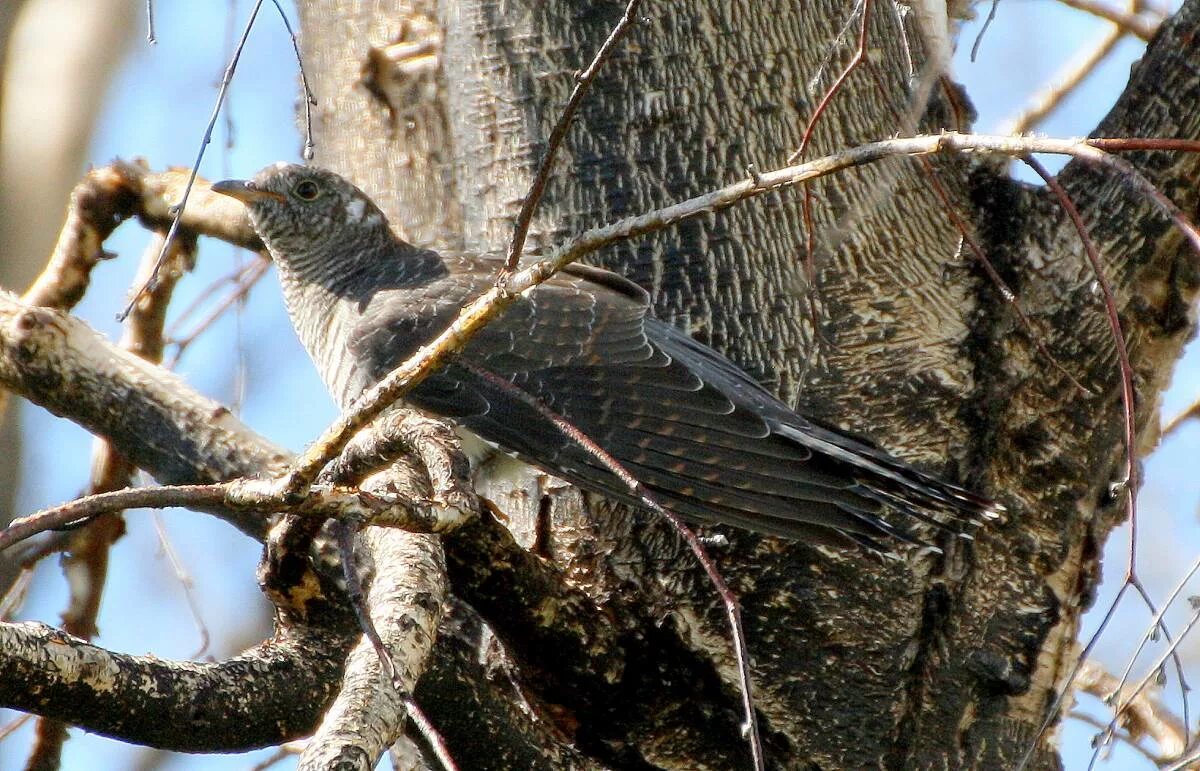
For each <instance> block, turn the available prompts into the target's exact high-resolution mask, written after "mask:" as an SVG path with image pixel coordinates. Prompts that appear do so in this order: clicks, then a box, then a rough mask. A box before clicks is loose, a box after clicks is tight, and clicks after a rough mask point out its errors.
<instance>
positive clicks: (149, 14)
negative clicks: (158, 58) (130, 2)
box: [146, 0, 158, 45]
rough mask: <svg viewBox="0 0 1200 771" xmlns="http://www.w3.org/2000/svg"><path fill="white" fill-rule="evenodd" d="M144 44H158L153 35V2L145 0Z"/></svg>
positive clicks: (152, 0)
mask: <svg viewBox="0 0 1200 771" xmlns="http://www.w3.org/2000/svg"><path fill="white" fill-rule="evenodd" d="M146 42H147V43H149V44H150V45H155V44H157V43H158V38H157V37H155V35H154V0H146Z"/></svg>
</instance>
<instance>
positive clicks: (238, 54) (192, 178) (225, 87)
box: [117, 0, 263, 321]
mask: <svg viewBox="0 0 1200 771" xmlns="http://www.w3.org/2000/svg"><path fill="white" fill-rule="evenodd" d="M262 4H263V0H258V1H257V2H256V3H255V4H254V9H253V10H252V11H251V12H250V18H249V19H247V21H246V28H245V29H244V30H242V36H241V37H240V38H239V39H238V44H237V47H236V48H235V49H234V50H233V57H232V58H231V59H230V60H229V64H228V66H226V67H225V75H224V77H222V78H221V87H220V89H219V90H218V91H217V102H216V104H215V105H213V111H212V115H210V116H209V119H208V125H207V126H205V128H204V138H203V139H201V141H200V149H199V150H197V151H196V161H195V163H193V164H192V169H191V172H190V173H189V174H188V181H187V184H186V185H184V187H183V195H182V197H181V198H180V199H179V202H178V203H177V204H175V207H174V208H175V216H174V218H172V220H171V227H170V228H169V229H168V230H167V236H166V239H165V240H164V241H163V245H162V250H161V251H160V252H159V254H158V261H157V262H156V264H155V267H154V270H153V271H152V272H151V275H150V278H149V279H147V280H146V282H145V283H143V284H142V286H141V287H140V288H139V289H138V290H137V291H136V292H134V293H133V297H131V298H130V299H129V303H128V304H127V305H126V306H125V309H124V310H123V311H121V312H120V313H119V314H118V315H117V320H118V321H124V320H125V318H126V317H127V316H128V315H129V313H130V312H131V311H132V310H133V306H134V304H135V303H136V302H137V301H138V300H139V299H141V297H142V295H143V294H145V293H146V292H148V291H149V290H150V287H151V286H152V285H153V284H154V282H155V281H157V280H158V272H159V271H160V270H161V269H162V265H163V262H164V261H165V260H166V259H167V250H168V249H169V248H170V246H171V242H172V241H174V240H175V234H176V233H177V232H178V231H179V222H180V220H182V219H183V210H184V209H185V208H186V207H187V201H188V196H189V195H191V192H192V185H193V184H195V182H196V177H197V175H199V173H200V161H201V160H203V159H204V151H205V150H206V149H207V148H208V143H209V142H211V141H212V132H213V127H214V126H216V125H217V117H218V116H219V115H220V114H221V107H222V106H223V105H224V104H225V95H226V94H227V93H228V92H229V84H230V83H231V82H232V81H233V73H234V72H236V71H237V65H238V60H240V59H241V58H242V49H243V48H245V47H246V40H247V39H249V37H250V30H251V29H253V27H254V20H255V19H256V18H258V11H259V9H261V8H262Z"/></svg>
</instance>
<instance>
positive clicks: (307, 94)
mask: <svg viewBox="0 0 1200 771" xmlns="http://www.w3.org/2000/svg"><path fill="white" fill-rule="evenodd" d="M271 3H272V4H274V6H275V10H276V11H278V12H279V18H280V19H281V20H282V21H283V26H284V29H286V30H287V33H288V37H289V38H291V41H292V52H293V53H294V54H295V55H296V69H298V70H300V87H301V88H302V89H303V90H304V150H303V151H302V152H301V157H302V158H304V160H306V161H311V160H312V159H313V147H314V145H313V131H312V108H313V105H315V104H316V103H317V98H316V97H315V96H313V92H312V89H311V88H309V87H308V74H307V73H306V72H305V71H304V58H303V57H301V56H300V42H299V41H298V40H297V39H296V33H295V31H293V30H292V23H291V22H290V21H288V17H287V14H286V13H284V11H283V6H282V5H280V4H279V0H271Z"/></svg>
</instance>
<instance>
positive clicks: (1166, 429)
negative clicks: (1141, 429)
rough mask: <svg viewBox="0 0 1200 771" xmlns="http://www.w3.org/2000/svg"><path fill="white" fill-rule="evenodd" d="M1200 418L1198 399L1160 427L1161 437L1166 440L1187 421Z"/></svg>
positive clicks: (1199, 401) (1199, 400) (1199, 402)
mask: <svg viewBox="0 0 1200 771" xmlns="http://www.w3.org/2000/svg"><path fill="white" fill-rule="evenodd" d="M1196 418H1200V399H1197V400H1196V401H1194V402H1192V403H1191V404H1189V405H1188V406H1187V407H1186V408H1185V409H1184V410H1183V411H1182V412H1180V413H1179V414H1178V415H1176V416H1175V417H1173V418H1171V419H1170V420H1168V421H1167V422H1166V424H1165V425H1163V427H1162V433H1161V436H1162V438H1163V439H1166V438H1167V437H1168V436H1170V435H1171V434H1173V433H1175V432H1176V431H1177V430H1178V429H1179V427H1180V426H1182V425H1183V424H1184V423H1186V422H1188V421H1189V420H1194V419H1196Z"/></svg>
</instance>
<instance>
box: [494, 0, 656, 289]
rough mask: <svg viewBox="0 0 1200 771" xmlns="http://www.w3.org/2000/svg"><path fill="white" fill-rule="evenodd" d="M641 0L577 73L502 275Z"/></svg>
mask: <svg viewBox="0 0 1200 771" xmlns="http://www.w3.org/2000/svg"><path fill="white" fill-rule="evenodd" d="M641 1H642V0H629V4H628V5H627V6H625V13H624V14H622V15H621V19H620V20H619V21H618V22H617V24H616V26H614V27H613V28H612V32H610V33H609V34H608V38H607V39H606V40H605V41H604V44H603V45H601V46H600V50H599V51H597V52H596V55H595V57H593V58H592V63H591V64H589V65H588V67H587V69H585V70H584V71H583V72H581V73H579V74H578V75H576V76H575V88H573V89H572V90H571V96H570V97H569V98H568V99H567V103H566V105H565V106H564V107H563V110H562V114H561V115H559V116H558V122H556V123H555V124H554V128H553V129H551V131H550V136H549V138H547V139H546V152H545V153H543V154H542V160H541V163H539V164H538V167H537V171H536V172H535V173H534V175H533V182H532V183H531V184H530V186H529V192H528V193H526V194H525V199H524V200H523V201H521V211H520V212H518V213H517V221H516V223H515V224H514V225H513V234H512V240H511V241H509V244H508V253H507V254H506V255H505V259H504V270H503V273H502V275H503V274H507V273H512V272H513V271H514V270H516V269H517V266H518V265H519V264H520V262H521V253H522V251H524V249H525V239H526V237H527V236H528V235H529V226H530V224H531V223H532V222H533V214H534V212H535V211H536V210H537V207H538V204H539V203H541V200H542V196H543V195H544V194H545V192H546V184H547V183H548V182H549V181H550V172H551V170H552V169H553V167H554V158H555V156H556V155H557V154H558V148H559V147H560V146H561V145H562V141H563V138H564V137H565V136H566V135H567V129H568V128H570V126H571V121H572V119H573V118H574V117H575V112H576V110H578V109H579V105H580V104H581V103H582V102H583V98H584V96H586V95H587V92H588V89H589V88H590V87H591V85H592V81H594V80H595V79H596V73H597V72H599V71H600V68H601V67H603V66H604V63H605V62H606V61H608V59H609V57H610V56H611V55H612V52H613V51H614V50H615V49H616V47H617V43H618V42H619V41H620V39H621V36H622V35H624V34H625V30H627V29H629V27H630V25H632V24H633V22H634V20H635V19H636V15H637V9H638V6H639V5H641Z"/></svg>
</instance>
